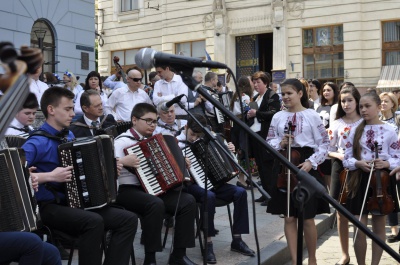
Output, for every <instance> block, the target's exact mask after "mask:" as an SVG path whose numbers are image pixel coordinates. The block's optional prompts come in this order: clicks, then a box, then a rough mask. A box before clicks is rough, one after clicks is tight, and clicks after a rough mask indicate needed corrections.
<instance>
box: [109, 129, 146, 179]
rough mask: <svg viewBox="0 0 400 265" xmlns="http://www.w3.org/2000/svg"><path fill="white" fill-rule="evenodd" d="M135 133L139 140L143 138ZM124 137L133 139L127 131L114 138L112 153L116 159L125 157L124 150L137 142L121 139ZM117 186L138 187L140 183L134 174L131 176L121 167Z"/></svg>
mask: <svg viewBox="0 0 400 265" xmlns="http://www.w3.org/2000/svg"><path fill="white" fill-rule="evenodd" d="M136 133H137V134H138V135H139V137H140V138H143V136H142V135H141V134H139V133H138V132H137V131H136ZM124 135H127V136H130V137H133V135H132V133H131V132H130V129H129V130H127V131H126V132H124V133H122V134H121V135H120V136H118V137H117V138H115V141H114V153H115V157H117V158H118V157H124V156H125V153H124V149H125V148H128V147H130V146H132V145H134V144H136V143H137V142H138V141H135V140H132V139H131V138H128V137H121V136H124ZM118 184H119V185H124V184H129V185H137V186H140V181H139V179H138V177H137V176H136V175H135V174H132V173H131V172H129V171H128V170H127V169H126V168H124V167H123V168H122V169H121V174H120V175H119V176H118Z"/></svg>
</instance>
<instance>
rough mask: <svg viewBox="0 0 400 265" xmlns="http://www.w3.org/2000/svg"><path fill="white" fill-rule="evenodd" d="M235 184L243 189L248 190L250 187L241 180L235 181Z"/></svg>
mask: <svg viewBox="0 0 400 265" xmlns="http://www.w3.org/2000/svg"><path fill="white" fill-rule="evenodd" d="M236 186H238V187H241V188H243V189H245V190H250V189H251V187H250V186H249V185H243V184H242V182H240V181H237V182H236Z"/></svg>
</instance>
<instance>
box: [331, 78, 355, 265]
mask: <svg viewBox="0 0 400 265" xmlns="http://www.w3.org/2000/svg"><path fill="white" fill-rule="evenodd" d="M360 97H361V96H360V93H359V92H358V90H357V89H356V88H355V87H354V86H347V87H345V88H343V89H342V90H341V91H340V94H339V104H338V109H337V112H336V119H335V121H334V122H333V123H332V125H331V127H330V128H329V130H328V135H329V140H330V146H329V154H328V155H329V157H331V158H332V173H331V185H330V195H331V196H332V197H333V198H334V199H336V200H338V201H340V188H341V185H340V184H341V183H340V179H339V175H340V173H341V172H342V171H343V169H344V168H343V163H342V160H343V157H344V150H345V146H344V144H345V140H346V139H347V138H348V137H349V134H350V130H351V129H352V128H356V127H357V126H358V125H359V124H360V123H361V122H362V120H363V119H362V118H361V116H360V109H359V102H360ZM332 114H333V113H332ZM337 227H338V234H339V239H340V246H341V248H342V258H341V259H340V260H339V262H338V263H336V264H349V262H350V256H349V222H348V220H347V219H346V217H344V216H343V215H341V214H340V213H339V212H338V214H337Z"/></svg>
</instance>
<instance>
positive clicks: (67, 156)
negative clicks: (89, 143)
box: [60, 150, 83, 208]
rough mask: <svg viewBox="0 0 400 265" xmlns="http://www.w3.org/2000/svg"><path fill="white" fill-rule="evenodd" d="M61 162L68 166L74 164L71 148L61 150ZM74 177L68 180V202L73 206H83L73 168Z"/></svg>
mask: <svg viewBox="0 0 400 265" xmlns="http://www.w3.org/2000/svg"><path fill="white" fill-rule="evenodd" d="M60 156H61V164H62V166H63V167H67V166H70V165H72V164H73V162H72V152H71V150H61V152H60ZM71 173H72V178H71V181H70V182H66V187H67V191H68V192H67V194H68V202H69V206H70V207H72V208H82V207H83V206H82V204H81V201H80V200H79V190H78V183H77V180H76V176H75V170H71Z"/></svg>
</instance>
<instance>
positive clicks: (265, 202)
mask: <svg viewBox="0 0 400 265" xmlns="http://www.w3.org/2000/svg"><path fill="white" fill-rule="evenodd" d="M260 205H261V206H268V202H267V201H265V200H264V201H263V202H262V203H261V204H260Z"/></svg>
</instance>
